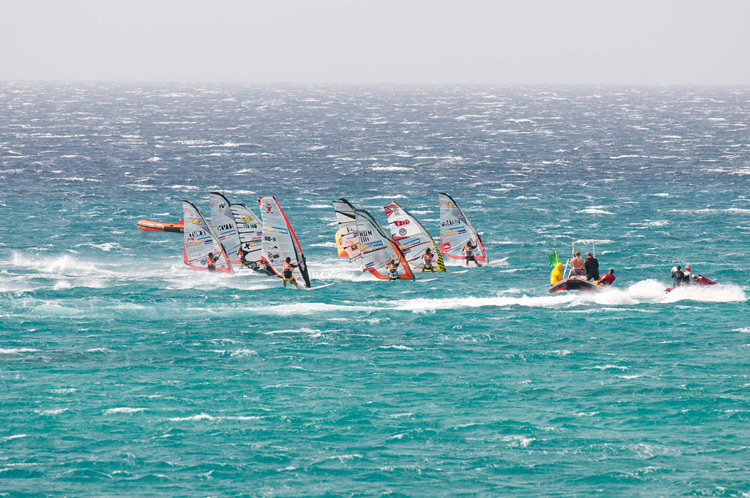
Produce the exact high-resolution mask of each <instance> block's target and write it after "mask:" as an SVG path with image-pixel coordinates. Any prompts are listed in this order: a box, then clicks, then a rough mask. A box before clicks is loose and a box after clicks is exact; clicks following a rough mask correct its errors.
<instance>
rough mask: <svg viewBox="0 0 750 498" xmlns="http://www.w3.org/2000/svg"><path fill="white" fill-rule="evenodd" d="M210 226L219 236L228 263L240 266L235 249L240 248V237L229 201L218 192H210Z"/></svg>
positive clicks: (240, 262)
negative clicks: (227, 257)
mask: <svg viewBox="0 0 750 498" xmlns="http://www.w3.org/2000/svg"><path fill="white" fill-rule="evenodd" d="M209 198H210V199H211V226H212V227H213V229H214V231H215V232H216V233H217V234H218V235H219V240H220V241H221V245H223V246H224V249H225V250H226V252H227V255H228V256H229V262H230V263H232V264H235V265H241V264H242V261H240V258H239V256H237V249H239V248H240V237H239V235H238V233H237V223H236V222H235V220H234V214H233V213H232V209H231V207H230V204H229V201H228V200H227V198H226V197H224V196H223V195H221V194H220V193H219V192H211V194H210V195H209Z"/></svg>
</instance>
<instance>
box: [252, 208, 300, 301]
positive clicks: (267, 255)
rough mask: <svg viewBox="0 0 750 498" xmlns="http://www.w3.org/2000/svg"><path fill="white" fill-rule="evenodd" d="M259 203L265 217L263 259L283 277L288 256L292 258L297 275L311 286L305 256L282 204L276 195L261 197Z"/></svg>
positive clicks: (261, 213) (261, 212)
mask: <svg viewBox="0 0 750 498" xmlns="http://www.w3.org/2000/svg"><path fill="white" fill-rule="evenodd" d="M259 204H260V215H261V216H262V217H263V249H262V255H261V256H262V259H263V261H265V262H266V263H268V264H269V265H270V266H271V268H272V269H273V271H274V273H276V274H277V275H278V276H279V277H281V276H282V269H281V267H282V265H283V264H284V261H286V258H290V259H291V263H292V264H293V265H297V268H295V269H294V275H295V277H299V276H301V277H302V281H303V283H304V285H305V287H310V276H309V275H308V273H307V262H306V261H305V256H304V254H302V248H301V247H300V245H299V241H298V240H297V236H296V235H295V234H294V230H292V226H291V225H290V224H289V221H288V220H287V219H286V215H284V211H282V210H281V206H279V203H278V202H276V199H275V198H274V197H261V198H260V201H259Z"/></svg>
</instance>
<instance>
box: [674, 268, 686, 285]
mask: <svg viewBox="0 0 750 498" xmlns="http://www.w3.org/2000/svg"><path fill="white" fill-rule="evenodd" d="M684 280H685V274H684V273H683V272H682V267H681V266H680V265H677V266H675V267H674V268H672V282H673V283H674V286H675V287H679V286H681V285H682V282H683V281H684Z"/></svg>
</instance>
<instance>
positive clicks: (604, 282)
mask: <svg viewBox="0 0 750 498" xmlns="http://www.w3.org/2000/svg"><path fill="white" fill-rule="evenodd" d="M614 281H615V269H614V268H610V269H609V272H607V273H605V274H604V275H602V277H601V278H600V279H599V280H597V281H596V282H594V283H595V284H596V285H601V286H602V287H609V286H610V285H612V283H613V282H614Z"/></svg>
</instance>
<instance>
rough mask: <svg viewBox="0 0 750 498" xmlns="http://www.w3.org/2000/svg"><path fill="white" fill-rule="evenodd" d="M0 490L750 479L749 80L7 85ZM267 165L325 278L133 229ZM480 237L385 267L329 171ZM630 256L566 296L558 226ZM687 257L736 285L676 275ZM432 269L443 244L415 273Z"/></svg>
mask: <svg viewBox="0 0 750 498" xmlns="http://www.w3.org/2000/svg"><path fill="white" fill-rule="evenodd" d="M0 109H2V112H0V213H2V220H3V222H2V224H0V258H2V261H3V263H2V264H0V299H1V300H2V308H1V309H0V332H1V335H0V382H1V383H2V390H1V391H0V417H1V419H2V424H0V496H92V497H93V496H147V495H157V496H216V497H219V496H316V495H327V496H542V495H544V496H592V495H597V496H680V495H687V496H744V497H748V496H750V464H749V463H748V462H750V360H749V356H750V309H749V308H748V295H749V294H748V292H749V290H750V289H748V282H750V269H749V268H748V266H749V265H748V261H750V246H749V244H748V241H749V240H750V188H749V187H750V138H749V137H750V89H749V88H731V87H725V88H711V87H704V88H687V87H685V88H682V87H654V88H627V87H623V88H618V87H563V88H542V87H470V86H462V87H387V86H381V87H366V86H362V87H357V86H281V87H261V86H231V85H178V84H173V85H136V84H133V85H124V84H123V85H117V84H109V85H104V84H34V83H2V84H0ZM212 190H218V191H221V192H223V193H224V194H225V195H226V196H227V197H228V198H229V199H230V200H231V201H232V202H246V203H248V204H249V205H253V204H254V203H255V202H257V198H258V197H260V196H262V195H274V196H276V198H277V199H278V201H279V203H280V204H281V205H282V206H283V207H284V209H285V211H286V214H287V216H288V218H289V219H290V221H291V223H292V224H293V226H294V228H295V231H296V232H297V236H298V238H299V240H300V243H301V245H302V247H303V250H304V251H305V255H306V256H307V260H308V263H309V267H310V274H311V277H312V279H313V285H321V284H325V283H331V282H333V283H334V285H333V286H331V287H328V288H326V289H321V290H317V291H316V290H313V291H302V290H294V289H284V288H282V286H281V282H280V281H279V280H277V279H271V278H268V277H264V276H261V275H257V274H254V273H252V272H238V273H236V274H235V275H231V276H227V275H214V274H211V275H209V274H207V273H204V272H198V271H194V270H191V269H190V268H188V267H186V266H185V265H184V264H183V263H182V247H181V246H182V237H181V235H178V234H169V233H142V232H140V231H139V230H138V229H137V228H136V222H137V221H138V220H139V219H144V218H146V219H156V220H163V221H176V220H177V219H179V218H180V217H181V202H180V201H181V200H182V199H188V200H191V201H193V202H194V203H195V204H196V205H198V207H199V208H202V209H203V210H204V211H205V212H208V211H209V204H208V192H209V191H212ZM439 191H445V192H448V193H450V194H451V195H452V196H453V197H454V198H455V199H456V200H457V202H458V203H459V204H460V205H461V207H462V208H463V209H464V210H465V211H466V213H467V215H468V216H469V218H470V219H471V220H472V222H473V223H474V225H475V226H476V227H477V228H478V229H479V230H481V231H482V232H483V233H484V235H483V240H484V241H485V245H486V247H487V251H488V253H489V255H490V258H496V259H499V258H504V257H507V258H508V260H507V261H506V262H505V263H504V264H500V265H498V266H493V267H485V268H472V269H470V271H468V272H463V273H455V272H456V271H458V270H461V268H459V267H458V266H456V265H454V266H451V267H450V268H449V270H451V272H449V273H447V274H441V275H435V277H437V278H436V279H435V280H431V281H426V280H427V278H425V277H424V276H423V275H421V274H420V275H418V279H417V281H415V282H409V281H404V282H381V281H376V280H374V279H373V278H372V277H370V276H369V275H365V274H363V273H362V272H360V271H359V270H358V269H356V268H354V267H352V266H351V265H350V264H349V263H348V262H347V261H345V260H340V259H338V258H337V257H336V250H335V247H334V243H333V234H334V232H335V222H334V213H333V210H332V207H331V201H332V200H334V199H336V198H339V197H342V196H343V197H346V198H347V199H349V200H350V201H351V202H352V203H354V204H355V205H357V206H362V207H365V208H367V209H368V210H370V211H371V212H372V213H373V214H374V215H375V217H376V218H377V219H379V220H380V221H381V222H382V223H385V216H384V213H383V210H382V206H384V205H385V204H388V203H389V202H390V201H392V200H397V201H398V202H400V203H401V204H402V205H403V206H404V207H406V208H407V209H409V210H410V211H411V212H412V213H413V214H415V215H416V216H418V217H419V218H420V219H421V220H422V222H423V224H424V225H425V226H426V227H427V228H428V230H431V231H432V233H433V235H436V234H437V232H438V205H437V192H439ZM572 242H575V243H576V248H577V249H580V250H582V251H584V252H585V251H589V250H592V249H594V250H595V251H596V254H597V256H598V258H599V261H600V263H601V266H602V268H603V269H606V268H609V267H612V268H614V269H615V272H616V277H617V280H616V282H615V285H614V286H613V287H612V288H611V289H609V290H607V291H605V292H602V293H599V294H595V295H585V294H564V295H550V294H549V293H548V291H547V287H548V283H549V280H548V279H549V267H548V259H547V254H548V253H549V252H553V251H558V252H559V253H560V254H561V255H567V254H568V253H569V252H570V250H571V243H572ZM686 263H689V264H691V265H692V267H693V271H694V273H702V274H704V275H706V276H709V277H711V278H713V279H714V280H717V281H719V282H720V283H721V284H722V285H720V286H715V287H710V288H689V289H679V290H677V291H675V292H672V293H670V294H666V293H665V292H664V287H666V286H667V285H669V270H670V268H671V267H672V266H674V265H675V264H683V265H684V264H686ZM431 277H433V276H432V275H429V278H431Z"/></svg>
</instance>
